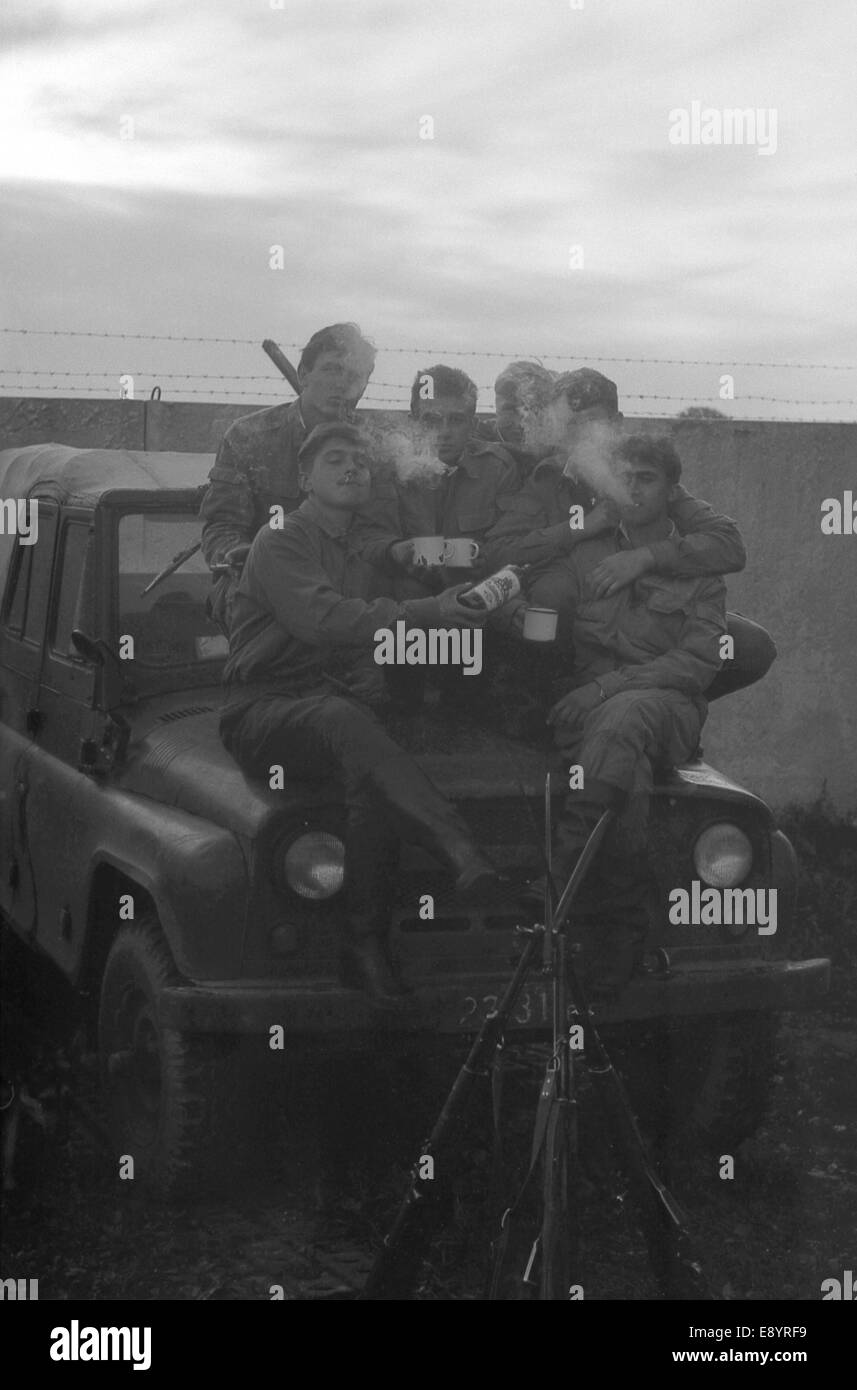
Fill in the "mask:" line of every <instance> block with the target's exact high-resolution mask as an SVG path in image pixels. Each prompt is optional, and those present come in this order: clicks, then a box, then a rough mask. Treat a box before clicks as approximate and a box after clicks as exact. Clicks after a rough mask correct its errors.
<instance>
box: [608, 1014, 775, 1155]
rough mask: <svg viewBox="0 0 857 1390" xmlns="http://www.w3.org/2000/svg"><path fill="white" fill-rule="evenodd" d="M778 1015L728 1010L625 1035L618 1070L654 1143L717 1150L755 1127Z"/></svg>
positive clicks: (767, 1084) (768, 1087) (763, 1103)
mask: <svg viewBox="0 0 857 1390" xmlns="http://www.w3.org/2000/svg"><path fill="white" fill-rule="evenodd" d="M778 1023H779V1018H778V1016H777V1015H775V1014H774V1015H772V1014H762V1013H759V1014H730V1015H721V1016H718V1017H715V1018H710V1019H701V1020H699V1021H694V1020H691V1021H683V1022H682V1023H681V1024H680V1025H679V1026H675V1025H674V1026H672V1027H669V1026H668V1025H661V1026H658V1027H655V1028H654V1029H649V1030H646V1031H641V1032H640V1033H636V1032H635V1033H633V1034H632V1035H631V1036H626V1037H623V1039H622V1042H621V1044H620V1045H619V1046H618V1047H617V1048H616V1050H615V1061H616V1066H617V1070H619V1071H620V1073H621V1074H622V1077H623V1079H624V1081H625V1083H626V1086H627V1089H628V1092H629V1096H630V1098H631V1103H632V1106H633V1109H634V1111H635V1113H636V1115H637V1117H638V1119H639V1120H640V1123H641V1125H642V1126H643V1129H644V1130H645V1131H647V1132H648V1133H649V1134H650V1135H651V1136H652V1137H656V1138H657V1140H658V1142H659V1147H661V1148H664V1149H666V1150H670V1149H673V1150H675V1149H676V1148H678V1147H681V1148H684V1147H686V1146H687V1145H688V1143H690V1144H702V1145H704V1146H705V1147H706V1148H710V1149H713V1150H717V1151H718V1152H723V1151H728V1150H729V1149H730V1148H732V1147H734V1146H736V1145H737V1144H740V1143H741V1141H742V1140H744V1139H748V1138H749V1137H750V1135H752V1134H753V1133H755V1131H756V1130H757V1129H758V1127H759V1126H760V1125H761V1123H762V1121H763V1120H764V1118H765V1115H766V1113H767V1110H768V1106H769V1104H770V1099H771V1092H772V1087H773V1076H774V1066H775V1059H776V1038H777V1027H778Z"/></svg>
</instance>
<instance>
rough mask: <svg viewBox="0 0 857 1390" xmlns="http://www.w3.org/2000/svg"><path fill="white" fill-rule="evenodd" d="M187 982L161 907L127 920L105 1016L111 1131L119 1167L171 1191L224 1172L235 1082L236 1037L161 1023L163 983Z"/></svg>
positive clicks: (106, 990)
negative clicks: (222, 1155)
mask: <svg viewBox="0 0 857 1390" xmlns="http://www.w3.org/2000/svg"><path fill="white" fill-rule="evenodd" d="M180 983H181V977H180V975H179V974H178V971H177V970H176V967H175V963H174V962H173V958H172V955H171V953H170V950H169V947H168V946H167V943H166V941H165V939H164V936H163V932H162V931H161V927H160V923H159V922H158V919H157V917H156V916H155V915H154V913H149V914H146V915H145V916H144V917H143V918H141V919H140V920H139V921H138V922H134V923H129V924H128V925H126V926H123V927H122V928H121V930H120V931H119V933H118V935H117V937H116V939H115V941H114V942H113V945H112V947H111V949H110V953H109V955H108V957H107V963H106V966H105V969H104V975H103V978H102V983H101V1001H100V1008H99V1016H98V1032H99V1048H100V1053H101V1062H102V1074H103V1079H104V1086H105V1094H106V1099H107V1107H108V1112H109V1126H110V1133H111V1135H112V1138H113V1141H114V1143H115V1145H116V1161H117V1165H119V1172H120V1173H124V1174H125V1175H126V1176H131V1175H133V1177H134V1178H135V1179H139V1180H141V1181H142V1182H144V1183H145V1184H147V1185H149V1186H152V1187H154V1188H157V1189H158V1190H159V1191H160V1192H161V1193H162V1194H163V1195H165V1196H168V1195H174V1194H177V1193H178V1192H181V1191H185V1190H188V1189H193V1188H196V1187H198V1186H199V1185H201V1184H202V1183H203V1182H204V1181H211V1179H212V1178H213V1177H215V1176H216V1175H217V1172H218V1148H217V1143H216V1141H222V1140H224V1139H225V1138H227V1137H228V1129H229V1124H228V1120H227V1119H226V1118H225V1114H224V1105H225V1103H227V1102H228V1101H229V1099H230V1092H233V1091H234V1089H235V1086H236V1080H235V1066H236V1064H237V1062H236V1057H235V1054H234V1053H233V1052H232V1051H231V1050H230V1044H229V1041H228V1040H226V1039H221V1038H215V1037H209V1036H199V1037H197V1036H190V1035H185V1034H183V1033H180V1032H178V1031H176V1030H175V1029H171V1028H166V1027H165V1026H164V1025H163V1024H162V1022H161V1019H160V1011H159V1002H160V996H161V993H162V991H163V990H164V989H165V988H167V987H168V986H170V985H175V984H180ZM128 1159H132V1160H133V1166H132V1167H129V1164H128Z"/></svg>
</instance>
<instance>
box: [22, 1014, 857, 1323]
mask: <svg viewBox="0 0 857 1390" xmlns="http://www.w3.org/2000/svg"><path fill="white" fill-rule="evenodd" d="M855 1003H857V1000H856V999H855V994H854V991H838V992H837V994H836V995H835V996H834V998H833V1000H832V1001H831V1002H830V1003H829V1005H828V1006H827V1007H825V1008H823V1009H820V1010H817V1011H815V1012H813V1013H812V1014H810V1015H786V1016H784V1019H783V1027H782V1029H781V1034H780V1043H779V1048H778V1056H777V1067H776V1072H775V1077H774V1091H773V1105H772V1109H771V1113H770V1118H769V1121H768V1122H767V1123H766V1124H765V1125H764V1126H763V1127H762V1128H761V1129H760V1130H759V1131H758V1132H757V1134H756V1135H755V1136H754V1137H753V1138H752V1139H750V1140H747V1141H745V1143H744V1144H742V1145H741V1146H740V1147H739V1148H738V1149H737V1151H736V1154H735V1160H736V1164H735V1177H734V1179H732V1180H723V1179H721V1178H720V1177H719V1165H718V1161H717V1156H716V1155H712V1154H703V1153H702V1152H695V1153H694V1152H690V1151H686V1152H684V1153H679V1155H678V1156H677V1157H676V1158H675V1159H674V1161H673V1164H672V1167H671V1170H670V1174H669V1179H670V1182H671V1184H672V1186H673V1190H674V1192H675V1194H676V1195H677V1197H678V1198H679V1200H680V1202H681V1203H682V1204H683V1206H684V1208H685V1210H686V1211H687V1212H688V1214H689V1216H690V1220H691V1228H692V1232H693V1235H694V1237H695V1240H696V1242H697V1245H698V1249H699V1252H700V1254H701V1256H702V1260H703V1264H704V1267H705V1269H706V1273H707V1275H708V1277H709V1280H710V1282H711V1284H712V1285H713V1287H714V1290H715V1293H716V1294H717V1295H718V1296H719V1297H720V1298H725V1299H739V1300H746V1299H751V1300H753V1299H777V1298H783V1299H788V1300H818V1299H819V1298H820V1297H821V1283H822V1281H823V1280H824V1279H825V1278H829V1277H841V1275H842V1272H843V1271H844V1270H845V1269H848V1268H851V1269H854V1268H855V1254H857V1243H855V1231H857V1150H855V1144H854V1136H855V1120H857V1086H855V1082H854V1077H855V1063H857V1007H855ZM530 1051H532V1049H530ZM448 1060H449V1061H451V1060H452V1059H448ZM438 1072H439V1076H438V1084H441V1083H442V1080H443V1075H442V1074H443V1067H440V1068H438ZM533 1075H534V1077H535V1078H536V1087H535V1089H536V1091H537V1090H538V1085H537V1074H536V1072H535V1071H534V1073H533ZM450 1079H451V1075H450ZM398 1081H399V1089H398V1091H397V1089H396V1086H395V1085H393V1086H391V1087H388V1088H386V1089H385V1091H384V1102H383V1103H381V1104H379V1106H378V1107H377V1112H376V1113H374V1114H369V1115H367V1114H366V1113H365V1112H364V1113H363V1114H362V1117H361V1124H360V1127H359V1133H355V1134H354V1138H353V1143H352V1148H351V1151H350V1152H349V1153H348V1155H347V1156H343V1157H344V1162H343V1164H342V1165H341V1166H342V1172H341V1173H339V1174H338V1177H339V1179H340V1182H339V1186H336V1185H335V1184H334V1185H333V1186H328V1187H326V1188H325V1190H324V1191H320V1188H319V1182H318V1174H319V1161H318V1147H317V1144H316V1143H315V1142H311V1141H310V1142H308V1141H307V1140H306V1136H305V1133H304V1131H303V1130H296V1129H295V1126H294V1115H291V1116H284V1117H283V1120H284V1122H283V1123H282V1124H279V1123H277V1122H273V1123H269V1126H268V1128H269V1133H268V1135H267V1137H266V1140H265V1142H264V1143H263V1144H262V1145H261V1147H260V1148H259V1149H258V1150H257V1152H256V1154H255V1161H254V1163H253V1165H252V1171H250V1169H249V1167H248V1169H247V1170H246V1171H245V1172H244V1174H243V1176H242V1177H241V1178H240V1180H239V1182H238V1183H237V1184H233V1185H232V1187H231V1189H230V1191H229V1193H228V1195H227V1194H221V1195H217V1194H214V1195H209V1196H206V1197H200V1198H198V1199H196V1200H190V1201H185V1202H183V1203H181V1204H173V1205H162V1204H158V1203H155V1202H154V1201H153V1200H152V1199H151V1198H149V1197H147V1196H146V1194H145V1193H144V1192H142V1191H140V1190H139V1189H138V1186H137V1184H135V1183H134V1182H127V1181H126V1182H122V1181H119V1180H118V1179H117V1177H116V1173H115V1165H113V1164H111V1165H110V1167H109V1169H108V1164H107V1160H106V1158H105V1157H104V1156H103V1155H101V1154H99V1152H98V1149H97V1146H95V1145H94V1144H93V1142H92V1140H91V1138H90V1137H89V1136H88V1134H86V1133H85V1132H84V1131H83V1130H82V1129H81V1128H80V1127H79V1126H78V1125H76V1124H73V1125H72V1126H71V1128H70V1131H69V1133H68V1135H67V1136H66V1138H65V1139H64V1140H62V1141H58V1140H56V1139H54V1140H50V1139H46V1138H45V1137H44V1136H43V1135H42V1134H41V1132H40V1131H35V1130H34V1131H33V1132H29V1131H28V1132H27V1133H26V1134H25V1136H24V1139H23V1140H22V1143H21V1146H20V1152H19V1161H18V1183H19V1186H18V1187H17V1189H16V1190H15V1191H13V1192H9V1193H6V1194H5V1195H4V1198H3V1269H2V1274H3V1277H6V1276H14V1277H27V1278H38V1280H39V1297H40V1299H42V1300H45V1299H55V1300H78V1299H83V1300H103V1299H120V1300H125V1299H127V1300H134V1299H140V1300H149V1299H152V1300H188V1299H190V1300H212V1299H222V1300H233V1299H242V1300H243V1299H251V1300H252V1299H269V1298H271V1297H274V1296H282V1297H283V1298H284V1299H286V1300H309V1299H319V1298H342V1297H348V1296H349V1295H350V1294H351V1295H353V1291H354V1290H355V1289H357V1288H359V1287H360V1285H361V1282H362V1280H363V1278H364V1277H365V1274H366V1272H367V1270H368V1268H369V1266H370V1263H371V1258H372V1255H373V1252H374V1251H375V1250H376V1249H377V1247H378V1243H379V1240H380V1238H381V1236H382V1234H383V1232H384V1230H385V1229H386V1226H387V1224H388V1223H389V1221H390V1219H391V1217H392V1214H393V1213H394V1211H395V1208H396V1205H397V1201H398V1198H399V1196H400V1195H401V1193H402V1191H403V1184H404V1181H405V1178H406V1173H407V1167H408V1163H409V1161H410V1160H411V1159H412V1158H413V1157H414V1156H415V1155H416V1154H418V1153H419V1148H420V1146H419V1142H418V1141H419V1136H420V1133H421V1131H420V1128H419V1126H420V1125H421V1124H424V1122H425V1119H426V1118H427V1117H429V1116H430V1113H431V1112H430V1110H429V1109H428V1105H429V1099H428V1097H425V1102H426V1103H425V1104H424V1105H423V1106H422V1113H420V1106H419V1104H418V1103H415V1101H414V1097H413V1094H410V1100H409V1085H412V1083H413V1078H412V1077H411V1078H408V1077H407V1076H405V1077H399V1078H398ZM329 1084H330V1086H331V1087H332V1088H334V1089H335V1087H336V1084H337V1083H336V1081H335V1079H332V1080H331V1081H330V1082H329ZM343 1084H344V1085H345V1086H346V1088H347V1084H348V1079H347V1076H345V1077H343ZM342 1099H343V1097H339V1098H337V1097H335V1096H334V1102H335V1104H334V1109H336V1107H337V1105H338V1104H339V1103H340V1101H341V1100H342ZM533 1099H534V1095H533V1094H532V1092H531V1091H530V1090H528V1088H527V1087H526V1086H523V1087H522V1088H521V1094H520V1095H519V1096H518V1097H517V1099H514V1100H513V1102H512V1105H511V1108H510V1111H509V1113H508V1115H507V1123H508V1124H509V1125H510V1126H511V1129H512V1130H513V1131H515V1130H516V1131H517V1132H518V1133H519V1134H523V1133H526V1132H527V1131H528V1129H529V1125H530V1123H531V1108H530V1106H529V1101H530V1100H533ZM261 1100H262V1102H263V1103H264V1104H266V1105H267V1107H268V1109H269V1110H270V1109H271V1108H272V1102H273V1100H274V1095H273V1093H270V1092H269V1093H268V1094H267V1096H263V1097H261ZM404 1113H407V1114H408V1117H409V1122H406V1121H404V1120H403V1118H402V1116H403V1114H404ZM486 1118H487V1117H486V1115H485V1107H484V1105H482V1106H479V1105H477V1106H476V1108H475V1118H474V1123H473V1125H472V1126H471V1131H472V1150H471V1153H470V1155H469V1157H468V1158H467V1159H466V1161H465V1160H463V1161H462V1163H461V1166H460V1169H459V1171H458V1173H457V1175H456V1181H455V1183H454V1184H453V1185H452V1190H451V1192H450V1193H449V1200H448V1202H447V1204H446V1208H445V1212H444V1214H445V1217H446V1219H445V1221H444V1222H443V1225H442V1227H441V1229H440V1231H439V1234H438V1237H437V1239H436V1240H435V1243H434V1245H433V1247H432V1253H431V1259H430V1261H429V1263H428V1265H427V1266H426V1267H425V1269H424V1271H423V1274H422V1276H421V1278H420V1283H419V1287H418V1295H417V1296H418V1297H420V1298H423V1299H435V1300H437V1299H442V1300H443V1299H445V1300H468V1299H480V1298H481V1297H482V1296H483V1281H484V1278H485V1275H486V1271H487V1268H488V1243H489V1241H490V1239H491V1236H492V1234H493V1233H494V1231H495V1230H496V1218H497V1215H498V1214H499V1211H492V1210H491V1209H490V1201H486V1196H485V1194H486V1190H488V1189H490V1180H489V1169H490V1156H489V1153H488V1148H489V1141H488V1139H487V1137H486V1127H485V1126H484V1125H483V1123H482V1121H483V1120H484V1119H486ZM269 1120H270V1116H269ZM289 1120H291V1123H289ZM331 1194H332V1195H331ZM325 1195H326V1196H327V1204H326V1206H322V1208H321V1209H319V1208H320V1203H321V1202H322V1198H323V1197H324V1196H325ZM581 1197H582V1206H583V1250H582V1259H581V1273H580V1279H581V1282H582V1283H583V1285H584V1288H585V1296H586V1298H588V1299H602V1300H610V1299H636V1300H640V1299H644V1300H645V1299H657V1298H659V1297H660V1294H659V1290H658V1286H657V1284H656V1283H655V1281H654V1278H653V1276H652V1274H651V1272H650V1270H649V1267H648V1262H647V1257H646V1251H645V1246H644V1244H643V1242H642V1240H641V1238H640V1236H639V1234H638V1231H637V1229H636V1228H635V1226H634V1224H633V1222H632V1221H631V1220H630V1219H629V1217H628V1215H627V1214H626V1212H625V1211H624V1210H623V1209H622V1207H621V1206H620V1205H619V1204H617V1203H616V1201H615V1200H613V1199H612V1198H611V1196H610V1194H609V1193H608V1192H607V1191H605V1190H602V1189H600V1187H599V1185H598V1183H597V1181H596V1182H595V1183H590V1182H587V1183H586V1184H585V1186H584V1188H583V1189H582V1193H581ZM278 1286H279V1287H278ZM280 1289H281V1290H282V1293H281V1294H280V1292H279V1290H280ZM272 1290H273V1291H274V1292H273V1293H272Z"/></svg>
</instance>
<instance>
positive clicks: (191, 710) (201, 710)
mask: <svg viewBox="0 0 857 1390" xmlns="http://www.w3.org/2000/svg"><path fill="white" fill-rule="evenodd" d="M214 708H215V706H214V705H185V707H184V709H171V710H168V711H167V713H166V714H159V715H158V719H157V722H158V723H159V724H174V723H175V721H176V720H177V719H189V718H190V717H191V716H192V715H194V714H211V713H212V712H213V711H214Z"/></svg>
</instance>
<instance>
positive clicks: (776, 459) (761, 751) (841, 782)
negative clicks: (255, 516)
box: [0, 397, 857, 810]
mask: <svg viewBox="0 0 857 1390" xmlns="http://www.w3.org/2000/svg"><path fill="white" fill-rule="evenodd" d="M250 408H251V409H252V407H250ZM247 409H248V408H247V407H246V406H234V405H218V404H200V405H196V404H185V403H182V402H166V401H159V402H148V401H146V402H143V401H118V400H117V401H91V400H90V401H82V400H50V401H48V400H43V399H35V398H29V399H16V398H11V397H7V398H2V399H0V448H7V447H10V446H12V445H16V444H35V443H41V442H46V441H50V440H53V441H56V442H59V443H63V444H73V445H79V446H80V447H84V448H85V447H90V448H99V447H100V448H104V447H107V446H111V447H119V448H127V449H144V448H148V449H176V450H188V451H190V452H197V451H198V452H209V451H212V450H214V449H216V447H217V444H218V442H219V440H220V438H221V437H222V435H223V432H224V430H225V429H226V428H227V427H228V425H229V424H230V423H231V422H232V420H234V419H236V418H237V417H238V416H239V415H243V414H246V413H247ZM390 418H391V419H392V418H395V413H394V412H391V414H390ZM634 427H635V428H639V429H641V430H645V431H647V432H651V433H660V432H663V431H664V430H665V429H669V430H670V431H671V433H672V434H673V437H674V439H675V441H676V443H677V445H678V448H679V451H680V453H681V456H682V459H683V461H684V466H685V482H686V483H687V486H688V487H689V488H690V489H691V491H693V492H696V493H697V494H698V495H699V496H701V497H704V498H706V499H707V500H708V501H709V502H711V503H712V505H714V506H715V507H717V508H718V509H719V510H721V511H724V512H727V513H728V514H729V515H730V516H733V517H735V518H736V520H737V521H738V522H739V523H740V525H741V529H742V532H743V534H744V538H745V541H746V544H747V551H748V557H749V558H748V564H747V568H746V570H745V571H744V572H743V573H742V574H740V575H732V576H730V577H729V580H728V584H729V603H730V606H731V607H732V608H736V609H738V610H739V611H741V612H744V613H746V614H747V616H748V617H751V618H753V619H755V620H756V621H757V622H760V623H762V624H763V625H764V626H765V627H767V628H768V629H769V630H770V631H771V633H772V634H773V636H774V639H775V641H776V642H777V645H778V647H779V653H780V654H779V659H778V661H777V662H776V663H775V665H774V667H773V668H772V670H771V672H770V673H769V675H768V676H766V677H765V679H764V681H762V682H760V683H759V685H757V686H754V687H752V688H751V689H749V690H747V691H741V692H739V693H738V694H736V695H731V696H728V697H727V698H726V699H724V700H720V701H717V702H716V703H715V704H714V705H713V706H712V708H711V713H710V715H709V720H708V725H707V727H706V730H705V733H704V738H703V742H704V745H705V752H706V756H707V757H708V758H709V759H710V760H711V761H713V762H715V763H716V764H718V765H720V766H721V767H722V768H723V769H724V770H726V771H729V772H730V773H731V774H732V775H733V776H735V777H737V778H738V779H739V780H740V781H744V782H746V783H747V784H748V785H749V786H750V787H752V788H753V789H754V790H756V791H758V792H760V793H761V794H762V795H763V796H765V797H766V798H767V799H768V800H769V801H771V802H773V803H774V804H775V805H777V806H782V805H784V804H786V803H787V802H789V801H810V800H812V799H813V798H814V797H816V796H817V795H818V794H819V793H820V791H821V790H822V787H823V786H824V785H825V784H826V787H827V791H828V793H829V795H830V797H831V799H832V800H833V802H834V803H835V804H836V805H837V806H838V807H839V808H840V809H842V810H851V809H854V808H857V536H855V535H840V536H836V535H825V534H823V533H822V531H821V526H820V522H821V516H822V513H821V503H822V502H823V501H824V499H825V498H828V497H836V498H839V499H840V501H841V500H842V497H843V494H844V492H845V491H846V490H848V489H850V490H851V492H852V493H853V496H854V498H855V499H857V425H854V424H844V425H843V424H838V425H835V424H830V425H827V424H821V425H810V424H806V425H805V424H785V423H771V424H769V423H765V422H738V423H733V422H730V421H705V422H696V421H681V420H676V421H670V422H667V421H662V420H656V421H642V420H640V421H635V422H634Z"/></svg>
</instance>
